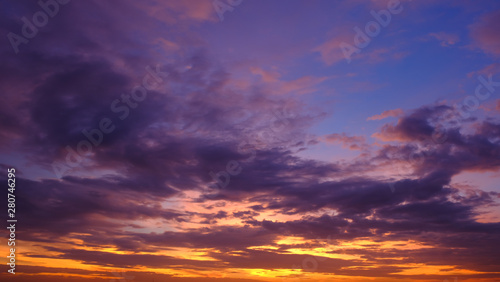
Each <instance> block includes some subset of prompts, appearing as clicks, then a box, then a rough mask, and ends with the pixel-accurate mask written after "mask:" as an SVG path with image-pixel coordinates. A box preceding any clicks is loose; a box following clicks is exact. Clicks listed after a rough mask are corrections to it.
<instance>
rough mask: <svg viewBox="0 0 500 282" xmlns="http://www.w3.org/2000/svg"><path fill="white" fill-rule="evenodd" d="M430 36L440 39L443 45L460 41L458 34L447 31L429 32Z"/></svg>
mask: <svg viewBox="0 0 500 282" xmlns="http://www.w3.org/2000/svg"><path fill="white" fill-rule="evenodd" d="M429 36H430V37H433V38H435V39H436V40H438V41H439V43H440V45H441V46H443V47H448V46H452V45H455V44H457V43H458V42H459V41H460V38H459V37H458V35H456V34H450V33H445V32H432V33H429Z"/></svg>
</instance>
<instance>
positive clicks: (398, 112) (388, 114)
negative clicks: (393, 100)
mask: <svg viewBox="0 0 500 282" xmlns="http://www.w3.org/2000/svg"><path fill="white" fill-rule="evenodd" d="M402 114H403V110H401V109H394V110H388V111H384V112H383V113H381V114H380V115H374V116H371V117H369V118H367V119H366V120H381V119H384V118H388V117H398V116H401V115H402Z"/></svg>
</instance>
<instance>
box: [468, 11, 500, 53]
mask: <svg viewBox="0 0 500 282" xmlns="http://www.w3.org/2000/svg"><path fill="white" fill-rule="evenodd" d="M499 19H500V10H497V11H492V12H489V13H485V14H483V15H482V16H481V17H480V18H479V20H478V21H477V22H475V23H474V24H472V25H471V26H470V27H469V28H470V36H471V38H472V39H473V40H474V46H475V47H477V48H480V49H482V50H483V51H484V52H485V53H488V54H491V55H494V56H498V55H500V39H499V38H498V34H497V31H498V29H499V28H500V20H499Z"/></svg>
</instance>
